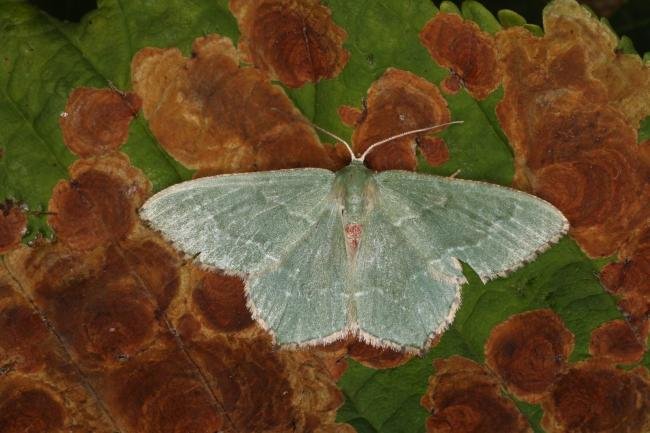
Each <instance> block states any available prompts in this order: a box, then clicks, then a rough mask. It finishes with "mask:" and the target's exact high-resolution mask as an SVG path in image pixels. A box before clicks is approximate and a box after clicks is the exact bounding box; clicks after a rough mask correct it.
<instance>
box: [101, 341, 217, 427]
mask: <svg viewBox="0 0 650 433" xmlns="http://www.w3.org/2000/svg"><path fill="white" fill-rule="evenodd" d="M108 383H109V385H110V386H109V387H108V389H109V394H108V402H109V406H110V407H113V408H115V409H116V413H117V416H118V417H119V418H120V419H121V420H122V422H123V423H124V424H126V425H127V426H128V427H129V429H130V431H137V432H142V433H178V432H216V431H221V427H222V424H223V417H222V414H221V413H220V412H219V410H218V409H217V405H216V402H214V401H213V400H212V398H211V396H210V393H209V391H208V390H207V388H205V387H204V386H203V384H202V382H201V381H200V380H199V379H198V378H197V377H196V376H195V374H194V370H192V369H190V367H189V366H188V363H187V361H186V358H185V357H184V355H183V354H182V353H181V352H180V351H176V350H171V351H162V352H158V351H147V352H146V353H145V354H144V355H143V356H142V357H140V358H137V359H133V360H132V361H130V362H129V363H128V364H125V365H124V367H123V368H121V369H119V370H117V371H115V372H113V373H111V378H110V379H109V381H108Z"/></svg>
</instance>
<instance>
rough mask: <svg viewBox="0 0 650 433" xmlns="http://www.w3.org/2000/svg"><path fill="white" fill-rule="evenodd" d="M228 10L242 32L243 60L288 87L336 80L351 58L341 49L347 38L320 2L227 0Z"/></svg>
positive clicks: (311, 0)
mask: <svg viewBox="0 0 650 433" xmlns="http://www.w3.org/2000/svg"><path fill="white" fill-rule="evenodd" d="M229 5H230V10H231V11H232V13H233V14H234V15H235V17H236V18H237V22H238V23H239V30H240V31H241V32H242V36H241V38H240V39H239V44H238V48H239V51H240V53H241V56H242V60H243V61H244V62H247V63H250V64H253V65H255V67H256V68H258V69H260V70H261V71H264V72H265V73H267V74H268V75H269V76H270V77H271V78H272V79H274V80H280V81H282V82H283V83H284V84H286V85H287V86H289V87H300V86H302V85H304V84H306V83H315V82H317V81H319V80H321V79H324V78H334V77H336V76H337V75H338V74H339V73H340V72H341V70H342V69H343V68H344V67H345V65H346V63H347V61H348V58H349V57H350V54H349V53H348V52H347V51H346V50H345V49H344V48H343V42H344V41H345V39H346V37H347V33H346V32H345V30H343V29H342V28H341V27H339V26H337V25H336V24H335V23H334V21H333V20H332V16H331V12H330V10H329V9H328V8H326V7H325V6H323V5H322V4H321V3H320V1H319V0H302V1H298V0H261V1H260V0H231V1H230V4H229Z"/></svg>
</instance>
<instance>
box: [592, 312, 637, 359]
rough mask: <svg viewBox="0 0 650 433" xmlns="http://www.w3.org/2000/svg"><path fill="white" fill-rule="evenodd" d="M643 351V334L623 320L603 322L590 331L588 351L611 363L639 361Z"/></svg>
mask: <svg viewBox="0 0 650 433" xmlns="http://www.w3.org/2000/svg"><path fill="white" fill-rule="evenodd" d="M644 352H645V336H641V335H638V333H637V332H635V330H634V329H633V328H632V326H630V324H629V323H628V322H626V321H625V320H612V321H610V322H606V323H603V324H602V325H601V326H599V327H598V328H596V329H594V330H593V331H592V333H591V340H590V342H589V353H590V354H591V356H594V357H603V358H607V359H609V360H611V362H613V363H621V364H632V363H635V362H639V361H640V360H641V358H642V357H643V353H644Z"/></svg>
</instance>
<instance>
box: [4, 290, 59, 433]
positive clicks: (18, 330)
mask: <svg viewBox="0 0 650 433" xmlns="http://www.w3.org/2000/svg"><path fill="white" fill-rule="evenodd" d="M47 337H48V331H47V328H46V327H45V324H44V323H43V321H42V320H41V317H40V316H39V314H38V312H36V311H34V309H33V308H31V307H29V306H28V305H25V304H20V303H16V302H12V303H9V305H4V306H3V305H2V303H0V364H11V365H12V367H11V368H12V369H16V370H20V371H23V372H31V371H35V370H37V369H39V368H40V367H41V366H42V365H43V363H44V362H45V361H46V359H47V357H46V353H44V350H42V346H43V342H44V340H46V339H47ZM0 431H2V430H0Z"/></svg>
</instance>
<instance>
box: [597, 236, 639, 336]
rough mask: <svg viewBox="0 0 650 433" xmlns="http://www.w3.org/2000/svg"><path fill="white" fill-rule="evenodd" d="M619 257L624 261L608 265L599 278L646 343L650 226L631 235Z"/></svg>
mask: <svg viewBox="0 0 650 433" xmlns="http://www.w3.org/2000/svg"><path fill="white" fill-rule="evenodd" d="M619 256H621V257H622V258H623V261H622V262H619V263H612V264H609V265H607V266H605V267H604V268H603V270H602V271H601V275H600V278H601V281H602V282H603V284H604V285H605V287H606V288H607V289H608V290H609V291H611V292H613V293H615V294H616V295H618V296H619V297H620V298H621V300H620V306H621V307H622V308H623V309H624V310H625V311H626V312H627V314H628V315H629V318H630V323H631V324H632V327H633V330H634V332H635V333H636V334H637V335H638V336H639V338H641V339H642V340H643V339H645V338H646V337H647V335H648V332H649V330H650V323H649V322H650V321H649V320H648V319H649V318H650V284H648V281H650V225H648V226H646V227H645V228H644V229H642V230H640V231H639V232H638V233H636V235H635V236H632V237H631V242H628V243H626V244H625V245H624V246H623V248H621V251H620V252H619Z"/></svg>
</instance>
